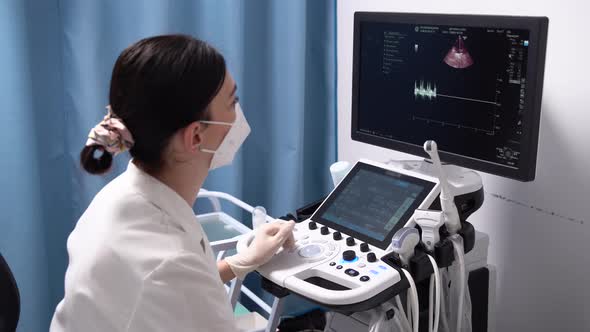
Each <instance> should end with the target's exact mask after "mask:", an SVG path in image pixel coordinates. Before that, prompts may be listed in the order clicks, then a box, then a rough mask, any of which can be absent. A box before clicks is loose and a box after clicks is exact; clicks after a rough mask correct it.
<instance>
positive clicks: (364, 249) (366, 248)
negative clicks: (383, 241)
mask: <svg viewBox="0 0 590 332" xmlns="http://www.w3.org/2000/svg"><path fill="white" fill-rule="evenodd" d="M369 250H371V249H370V248H369V244H368V243H366V242H365V243H361V251H362V252H367V251H369Z"/></svg>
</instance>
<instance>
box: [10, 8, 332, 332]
mask: <svg viewBox="0 0 590 332" xmlns="http://www.w3.org/2000/svg"><path fill="white" fill-rule="evenodd" d="M166 33H186V34H191V35H194V36H196V37H198V38H201V39H204V40H206V41H208V42H210V43H211V44H212V45H214V46H215V47H217V48H218V49H219V50H220V51H221V52H222V53H223V54H224V55H225V57H226V60H227V63H228V67H229V70H230V71H231V73H232V74H233V76H234V78H235V79H236V81H237V83H238V86H239V96H240V99H241V104H242V107H243V109H244V113H245V114H246V117H247V118H248V121H249V122H250V124H251V126H252V130H253V132H252V134H251V135H250V137H249V138H248V140H247V141H246V143H245V145H244V147H243V149H242V151H241V153H240V155H239V156H238V157H237V159H236V160H235V162H234V164H233V165H232V166H231V167H227V168H223V169H220V170H216V171H215V172H212V173H211V174H210V176H209V178H208V180H207V181H206V184H205V187H206V188H207V189H210V190H220V191H225V192H228V193H231V194H233V195H235V196H237V197H240V198H243V199H244V200H245V201H247V202H249V203H251V204H253V205H263V206H265V207H266V208H267V210H268V211H269V213H270V214H271V215H274V216H279V215H282V214H284V213H287V212H290V211H293V210H294V209H295V208H297V207H299V206H301V205H302V204H304V203H306V202H309V201H312V200H315V199H317V198H320V197H321V196H322V195H324V194H325V193H327V192H328V190H329V189H330V179H329V172H328V167H329V165H330V164H331V163H332V162H333V161H334V160H335V155H336V152H335V147H336V142H335V140H336V138H335V137H336V135H335V131H336V129H335V107H336V106H335V93H336V90H335V88H336V87H335V75H336V71H335V70H336V68H335V67H336V63H335V52H336V47H335V1H334V0H330V1H313V0H309V1H279V0H276V1H270V0H267V1H262V0H260V1H258V0H249V1H238V0H234V1H231V0H225V1H219V0H210V1H194V0H187V1H179V0H176V1H168V0H161V1H157V0H152V1H148V0H133V1H131V0H127V1H118V0H109V1H76V0H61V1H58V0H53V1H33V0H28V1H22V0H7V1H1V2H0V40H2V42H3V51H2V52H0V72H1V73H2V75H0V109H1V112H2V115H3V116H2V119H3V126H2V131H1V133H2V134H1V135H2V136H1V139H0V147H1V150H0V152H1V154H2V160H1V161H0V171H1V172H0V185H1V188H2V191H1V194H0V202H1V207H2V212H3V216H2V218H1V219H0V225H1V228H0V252H1V253H2V254H3V255H4V256H5V258H6V260H7V261H8V263H9V265H10V266H11V267H12V269H13V272H14V273H15V275H16V279H17V282H18V284H19V288H20V292H21V296H22V315H21V321H20V324H19V331H46V330H47V329H48V326H49V321H50V318H51V315H52V314H53V311H54V309H55V305H56V304H57V302H58V301H59V300H60V299H61V298H62V296H63V278H64V273H65V269H66V266H67V253H66V240H67V236H68V235H69V233H70V232H71V230H72V228H73V227H74V225H75V223H76V221H77V219H78V217H79V216H80V215H81V213H82V212H83V211H84V209H85V208H86V206H87V205H88V204H89V202H90V200H91V199H92V198H93V196H94V195H95V194H96V192H98V190H100V188H101V187H102V186H104V185H105V184H106V183H107V182H108V181H109V180H111V179H112V178H113V177H115V176H116V175H118V174H119V173H120V172H122V171H123V170H124V169H125V167H126V164H127V160H128V159H127V160H126V157H118V158H117V159H115V169H114V171H113V172H111V174H109V175H108V176H106V177H93V176H89V175H86V174H84V173H83V172H82V171H81V169H80V167H79V166H78V154H79V152H80V149H81V147H82V145H83V144H84V142H85V139H86V135H87V133H88V131H89V129H90V128H91V127H92V126H93V125H95V124H96V123H97V122H98V121H99V120H100V119H101V118H102V117H103V116H104V114H105V109H104V106H105V105H106V104H107V103H108V100H107V96H108V86H109V80H110V74H111V70H112V66H113V64H114V61H115V59H116V57H117V56H118V54H119V53H120V52H121V50H122V49H123V48H125V47H126V46H128V45H129V44H131V43H133V42H134V41H137V40H138V39H140V38H143V37H147V36H152V35H157V34H166ZM162 111H165V110H162Z"/></svg>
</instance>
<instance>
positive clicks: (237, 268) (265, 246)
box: [225, 220, 295, 279]
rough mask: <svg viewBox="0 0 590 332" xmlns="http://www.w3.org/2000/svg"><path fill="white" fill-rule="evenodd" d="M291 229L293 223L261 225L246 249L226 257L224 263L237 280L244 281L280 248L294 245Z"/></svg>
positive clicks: (279, 222) (281, 222)
mask: <svg viewBox="0 0 590 332" xmlns="http://www.w3.org/2000/svg"><path fill="white" fill-rule="evenodd" d="M293 227H295V222H294V221H284V220H277V221H276V222H272V223H269V224H263V225H261V226H260V227H258V228H257V229H256V233H255V236H254V239H253V240H252V242H250V245H249V246H248V248H246V250H244V251H242V252H240V253H238V254H235V255H233V256H230V257H227V258H226V259H225V262H226V263H227V265H229V267H230V269H231V270H232V271H233V273H234V274H235V275H236V277H237V278H239V279H244V278H245V277H246V275H247V274H248V273H250V272H252V271H254V270H255V269H256V268H257V267H259V266H261V265H264V264H265V263H266V262H268V261H269V260H270V259H271V258H272V257H273V256H274V254H275V253H276V252H277V251H278V250H279V249H280V248H281V246H284V247H285V248H286V249H290V248H292V247H293V246H294V245H295V240H294V238H293Z"/></svg>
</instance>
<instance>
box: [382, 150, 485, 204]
mask: <svg viewBox="0 0 590 332" xmlns="http://www.w3.org/2000/svg"><path fill="white" fill-rule="evenodd" d="M387 164H388V165H391V166H394V167H399V168H401V169H405V170H409V171H413V172H416V173H417V174H421V175H427V176H431V177H434V178H438V177H439V176H438V174H437V172H436V168H435V167H434V165H433V163H432V161H431V160H430V159H422V160H389V161H388V162H387ZM442 167H443V168H444V171H445V173H446V175H447V180H448V182H449V184H450V185H451V186H452V190H453V194H454V195H455V196H460V195H464V194H469V193H473V192H476V191H478V190H481V189H482V188H483V182H482V180H481V176H480V175H479V174H478V173H477V172H475V171H472V170H470V169H467V168H463V167H459V166H456V165H452V164H446V163H443V165H442Z"/></svg>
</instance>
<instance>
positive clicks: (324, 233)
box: [320, 226, 330, 235]
mask: <svg viewBox="0 0 590 332" xmlns="http://www.w3.org/2000/svg"><path fill="white" fill-rule="evenodd" d="M320 232H321V233H322V235H328V234H330V230H329V229H328V227H327V226H323V227H322V228H321V229H320Z"/></svg>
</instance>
